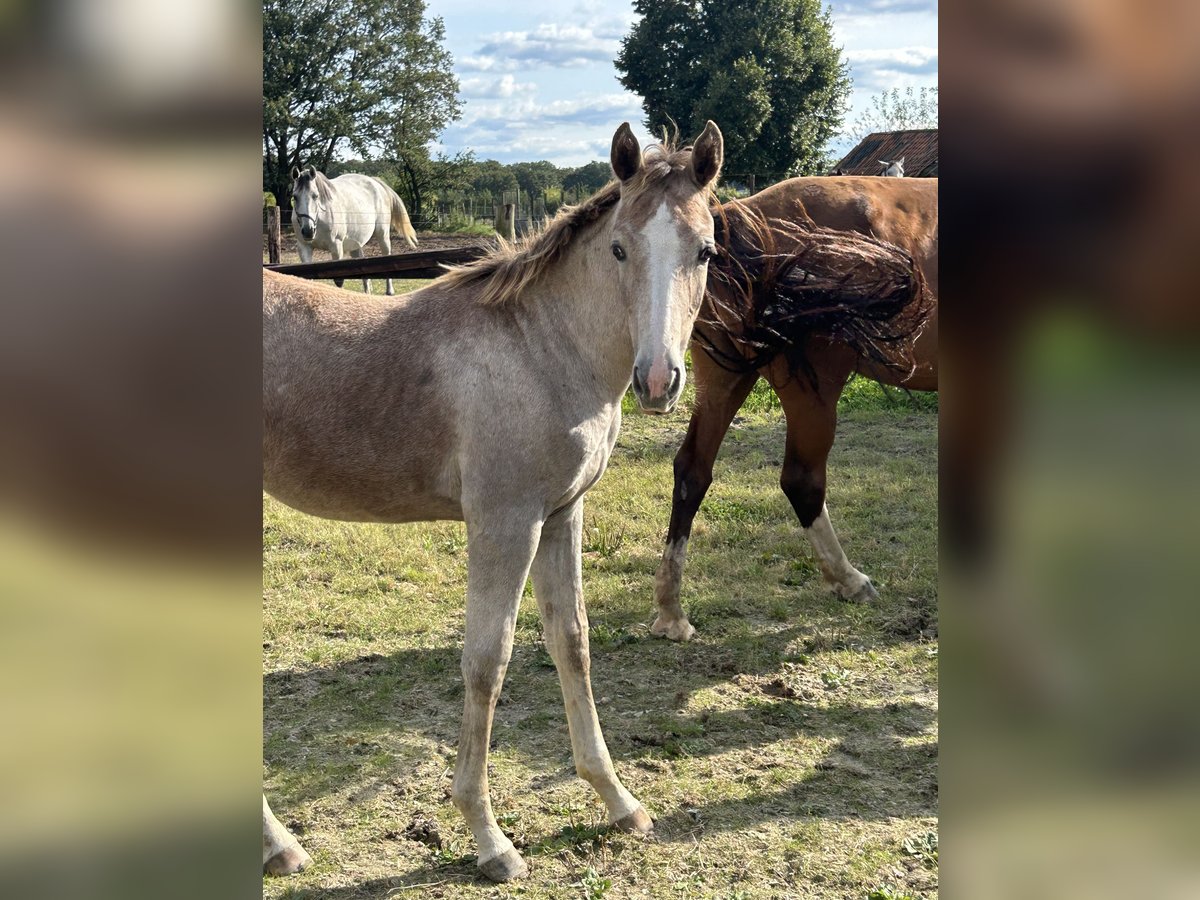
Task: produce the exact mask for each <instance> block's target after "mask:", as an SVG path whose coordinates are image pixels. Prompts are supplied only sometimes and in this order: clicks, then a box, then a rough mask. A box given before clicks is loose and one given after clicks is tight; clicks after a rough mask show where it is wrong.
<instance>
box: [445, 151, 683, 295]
mask: <svg viewBox="0 0 1200 900" xmlns="http://www.w3.org/2000/svg"><path fill="white" fill-rule="evenodd" d="M691 155H692V148H691V147H690V146H687V147H678V146H676V142H675V140H674V139H671V138H669V137H664V139H663V142H662V143H660V144H651V145H650V146H649V147H647V148H646V151H645V153H643V154H642V167H641V169H640V170H639V171H638V172H637V174H635V175H634V176H633V177H631V178H630V179H629V180H628V181H625V182H620V181H611V182H609V183H608V184H607V185H606V186H604V187H602V188H601V189H600V190H599V191H597V192H596V193H594V194H592V196H590V197H588V198H587V199H586V200H584V201H583V202H582V203H580V204H578V205H577V206H564V207H563V208H562V209H561V210H559V211H558V214H557V215H555V217H554V218H553V219H551V220H550V222H549V224H547V225H546V226H545V227H544V228H542V229H541V230H540V231H536V232H534V233H533V234H530V235H528V236H526V237H524V238H521V239H520V240H518V241H516V242H509V241H507V240H505V239H504V238H500V239H499V241H500V246H499V247H498V248H497V249H496V250H494V251H493V252H492V253H490V254H488V255H487V256H485V257H483V258H482V259H478V260H476V261H475V262H472V263H468V264H467V265H465V266H456V267H454V268H451V269H450V270H449V271H448V272H447V273H446V275H444V276H443V277H442V279H441V282H442V284H444V285H446V286H447V287H452V288H455V287H462V286H465V285H468V284H479V285H481V288H480V292H479V298H478V299H479V302H480V303H483V304H485V305H492V306H495V305H501V304H504V303H509V302H513V301H516V300H517V299H518V298H519V297H520V296H521V294H522V293H523V292H524V291H525V289H526V288H528V287H529V286H530V285H531V284H533V283H534V282H535V281H537V280H538V279H539V278H541V277H542V275H544V274H545V273H546V270H547V269H549V268H550V267H551V266H552V265H554V263H555V262H557V261H558V260H559V259H561V258H562V255H563V251H565V250H566V248H567V247H569V246H570V245H571V242H572V241H573V240H574V239H575V236H576V235H578V234H579V233H581V232H582V231H583V230H584V229H585V228H586V227H587V226H589V225H591V224H593V223H594V222H596V221H597V220H598V219H600V218H601V217H602V216H603V215H604V214H605V213H607V212H609V211H610V210H611V209H612V208H613V207H614V206H616V205H617V201H619V200H620V199H621V197H622V196H624V197H625V198H626V199H632V198H633V197H636V196H637V195H638V194H641V193H643V192H644V191H646V190H649V189H650V188H651V187H653V186H655V185H658V184H661V183H662V182H664V181H666V179H667V178H669V177H670V176H671V175H672V174H674V173H677V172H682V171H684V170H685V169H686V168H687V167H688V165H689V163H690V162H691Z"/></svg>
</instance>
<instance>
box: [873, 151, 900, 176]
mask: <svg viewBox="0 0 1200 900" xmlns="http://www.w3.org/2000/svg"><path fill="white" fill-rule="evenodd" d="M879 164H880V165H881V166H883V171H882V172H880V173H879V174H880V175H881V176H882V177H884V178H903V177H904V157H903V156H902V157H900V158H899V159H898V160H896V161H895V162H888V161H887V160H886V159H881V160H880V161H879Z"/></svg>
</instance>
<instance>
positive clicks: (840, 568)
mask: <svg viewBox="0 0 1200 900" xmlns="http://www.w3.org/2000/svg"><path fill="white" fill-rule="evenodd" d="M804 534H805V535H806V536H807V537H808V542H809V543H810V544H812V548H813V552H814V553H816V555H817V565H819V566H820V568H821V574H822V575H823V576H824V578H825V584H826V586H827V587H828V588H829V589H830V590H831V591H833V592H834V593H836V594H837V595H838V596H839V597H841V598H842V599H843V600H850V601H853V602H856V603H863V602H866V601H868V600H875V599H878V597H879V595H878V594H876V593H875V588H874V587H872V586H871V579H870V578H868V577H867V576H866V575H864V574H863V573H862V572H860V571H858V569H856V568H854V566H852V565H850V560H848V559H846V554H845V551H843V550H842V545H841V543H839V541H838V538H837V533H836V532H835V531H834V530H833V523H832V522H831V521H829V507H828V506H826V505H825V504H824V503H822V504H821V514H820V515H819V516H817V518H816V519H815V520H813V523H812V525H811V526H810V527H808V528H805V529H804Z"/></svg>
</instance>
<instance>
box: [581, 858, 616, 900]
mask: <svg viewBox="0 0 1200 900" xmlns="http://www.w3.org/2000/svg"><path fill="white" fill-rule="evenodd" d="M579 887H581V888H583V896H584V897H586V898H587V900H601V898H602V897H603V896H604V895H605V894H607V893H608V892H609V891H610V890H611V889H612V879H611V878H605V877H603V876H601V875H599V874H598V873H597V872H596V870H595V869H593V868H592V867H591V866H588V867H587V868H586V869H585V870H584V872H583V877H582V878H580V879H579Z"/></svg>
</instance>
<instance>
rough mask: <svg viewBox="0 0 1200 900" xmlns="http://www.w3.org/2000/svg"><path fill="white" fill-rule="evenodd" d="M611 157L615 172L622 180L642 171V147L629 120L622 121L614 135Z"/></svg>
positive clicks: (626, 179)
mask: <svg viewBox="0 0 1200 900" xmlns="http://www.w3.org/2000/svg"><path fill="white" fill-rule="evenodd" d="M611 159H612V168H613V174H614V175H616V176H617V177H618V178H619V179H621V180H622V181H628V180H629V179H630V178H632V177H633V176H634V175H636V174H637V173H638V172H639V171H641V168H642V148H641V147H639V146H638V142H637V138H635V137H634V136H633V130H632V129H630V127H629V123H628V122H622V123H621V127H620V128H618V129H617V133H616V134H614V135H613V139H612V153H611Z"/></svg>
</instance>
